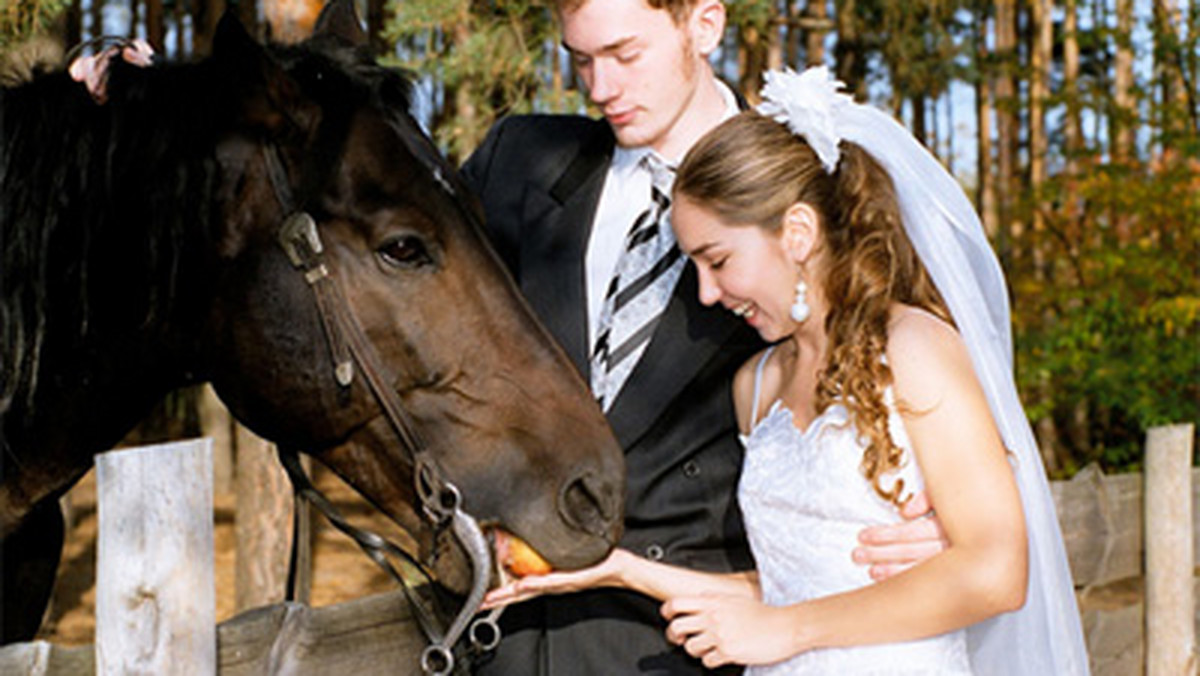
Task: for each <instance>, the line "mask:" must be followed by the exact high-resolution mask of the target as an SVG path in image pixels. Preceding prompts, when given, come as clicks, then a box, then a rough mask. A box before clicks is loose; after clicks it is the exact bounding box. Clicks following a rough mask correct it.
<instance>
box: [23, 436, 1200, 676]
mask: <svg viewBox="0 0 1200 676" xmlns="http://www.w3.org/2000/svg"><path fill="white" fill-rule="evenodd" d="M1193 438H1194V428H1193V427H1192V426H1191V425H1181V426H1173V427H1168V428H1156V429H1155V430H1152V431H1151V433H1150V435H1149V436H1148V439H1147V449H1146V464H1145V468H1146V473H1145V475H1144V476H1143V475H1139V474H1122V475H1115V476H1105V475H1103V474H1102V473H1101V472H1100V471H1099V470H1098V469H1096V468H1095V467H1089V468H1085V469H1084V470H1083V471H1081V472H1079V473H1078V474H1077V475H1076V476H1075V477H1074V478H1073V479H1072V480H1070V481H1065V482H1052V484H1051V490H1052V492H1053V494H1054V498H1055V502H1056V504H1057V507H1058V513H1059V520H1060V523H1061V524H1062V527H1063V534H1064V538H1065V542H1066V545H1067V553H1068V558H1069V561H1070V566H1071V571H1072V574H1073V576H1074V579H1075V583H1076V587H1077V591H1078V595H1079V598H1080V602H1081V603H1080V605H1081V609H1082V612H1083V620H1084V631H1085V634H1086V636H1087V642H1088V650H1089V654H1090V657H1091V663H1092V669H1093V674H1095V675H1096V676H1133V675H1135V674H1143V673H1145V674H1147V676H1165V675H1168V674H1169V675H1170V676H1176V675H1178V674H1195V673H1196V666H1195V664H1196V662H1195V636H1196V631H1197V628H1198V626H1200V623H1198V622H1197V619H1198V618H1197V616H1196V609H1195V600H1194V599H1195V591H1194V585H1195V578H1194V576H1193V567H1194V562H1195V561H1197V560H1200V531H1198V529H1197V526H1198V525H1200V524H1198V523H1197V522H1196V521H1195V520H1193V518H1192V514H1193V513H1195V512H1196V510H1197V509H1198V508H1200V492H1197V490H1196V488H1197V487H1200V469H1191V470H1190V471H1189V470H1188V468H1190V467H1191V464H1192V451H1193V449H1192V440H1193ZM193 445H194V444H193ZM199 447H200V448H201V452H202V453H203V454H205V457H206V458H207V453H208V450H207V444H199ZM174 450H179V449H174ZM100 457H101V458H102V461H101V462H105V463H108V462H111V461H115V460H123V458H124V457H132V458H134V459H135V460H136V461H137V462H136V463H134V464H138V463H140V462H142V461H144V460H147V459H151V458H153V459H155V460H161V461H162V462H164V463H168V464H173V465H176V472H177V473H181V474H186V475H189V476H190V477H192V478H194V479H198V480H199V482H200V484H201V488H200V495H203V494H204V493H205V492H206V491H207V494H208V495H209V496H210V498H209V502H208V503H207V504H208V506H209V512H211V490H212V489H211V482H212V472H211V470H202V469H197V466H196V465H195V464H194V463H195V462H196V461H195V460H194V459H191V460H189V459H186V458H185V457H182V456H181V455H180V454H179V453H172V452H167V453H163V452H161V451H160V452H156V453H147V452H144V451H140V450H135V451H131V452H122V453H113V454H108V455H105V456H100ZM241 461H242V460H241V459H240V458H239V461H238V467H237V472H242V471H243V470H242V467H241ZM202 462H203V461H202ZM122 464H123V463H122ZM209 466H210V467H211V464H210V465H209ZM131 471H132V472H133V473H132V474H131V475H130V476H132V477H133V478H134V480H133V481H134V482H133V484H128V483H127V484H125V486H126V487H125V488H121V489H118V490H117V491H116V494H117V495H119V496H122V497H125V498H130V497H133V496H132V493H134V492H136V491H135V490H134V488H136V487H137V486H138V485H143V486H145V485H153V484H155V483H159V484H161V483H162V479H161V478H159V477H162V476H163V474H162V471H163V470H162V469H161V468H154V469H147V468H146V467H139V468H138V469H135V470H129V469H126V470H124V473H126V474H128V473H129V472H131ZM104 472H106V473H107V474H114V472H113V471H107V470H104ZM98 474H99V472H98ZM116 474H120V473H119V472H117V473H116ZM137 477H142V479H138V478H137ZM148 477H155V478H157V481H149V480H148V479H147V478H148ZM98 478H100V477H99V476H98ZM242 480H245V477H242V479H240V480H239V482H240V481H242ZM269 481H270V482H274V481H275V479H269ZM205 482H207V483H205ZM170 485H171V486H172V487H173V488H172V491H171V495H170V499H163V498H162V497H161V496H160V497H158V498H155V499H154V501H153V502H148V501H144V499H143V502H141V503H138V502H137V501H136V500H135V502H134V503H133V504H134V505H141V506H135V507H134V510H135V511H134V513H135V514H138V513H139V511H141V514H142V515H143V516H144V515H145V514H148V513H149V512H148V511H142V510H148V509H149V505H151V504H158V503H171V504H174V505H175V506H177V507H183V511H190V512H192V514H191V518H193V519H194V518H196V516H197V515H204V514H206V513H208V512H206V511H205V510H204V509H203V504H197V503H196V502H195V499H194V498H187V497H186V496H185V493H183V492H179V490H180V489H178V488H175V487H176V483H175V482H174V481H172V483H171V484H170ZM129 486H132V488H131V487H129ZM259 488H260V489H261V486H260V487H259ZM276 488H277V489H280V486H276ZM101 491H103V489H101ZM102 494H103V493H102ZM1189 495H1190V496H1191V499H1190V500H1189V499H1188V498H1187V496H1189ZM101 499H102V500H103V499H104V498H103V497H102V498H101ZM201 502H203V500H201ZM101 511H102V512H105V511H106V508H105V507H101ZM107 511H108V512H109V513H116V512H113V511H112V510H107ZM154 518H158V517H154ZM183 518H186V517H183ZM151 520H153V519H151ZM204 522H205V519H204V518H200V519H199V521H198V522H196V523H194V524H192V525H188V526H184V527H182V528H184V529H185V530H187V531H189V532H190V533H191V534H192V537H189V538H184V540H185V541H190V542H192V544H191V545H188V546H190V547H193V550H192V551H194V552H198V553H193V554H189V555H187V558H188V560H189V565H188V566H184V567H183V569H185V573H186V575H187V576H189V577H188V579H192V580H193V581H192V582H187V583H186V584H185V585H184V588H185V589H186V590H187V591H186V592H181V591H179V590H178V589H179V584H178V581H177V580H175V581H171V580H167V578H169V577H171V575H166V576H164V574H163V573H162V572H161V570H162V569H163V567H164V566H166V565H167V564H165V563H162V562H163V561H166V560H167V559H164V558H162V557H161V556H159V555H157V554H147V553H146V552H145V551H144V550H143V551H142V552H141V553H140V554H139V556H149V557H150V558H153V559H156V560H158V563H155V564H154V565H152V566H148V567H146V568H142V569H141V573H142V576H141V577H142V579H143V582H140V583H135V584H132V586H131V585H130V584H128V583H121V584H122V585H124V586H123V587H122V588H124V589H125V590H126V591H125V592H123V593H122V594H118V595H117V596H116V597H114V598H116V599H119V600H118V601H116V605H117V607H118V610H120V611H122V612H124V613H125V617H124V618H123V619H122V618H121V617H120V615H119V614H118V615H116V616H112V617H109V616H106V615H104V614H103V613H104V612H105V611H104V609H102V608H101V607H100V606H101V605H102V604H100V603H98V607H97V632H96V637H97V645H96V646H95V647H94V648H93V647H92V646H85V647H78V648H63V647H59V646H52V645H50V644H48V643H45V642H34V643H27V644H20V645H15V646H7V647H4V648H0V673H3V674H14V675H17V674H20V675H25V674H30V675H38V676H41V675H48V676H56V675H58V674H69V675H71V676H74V675H76V674H90V673H101V674H107V673H131V670H132V672H137V673H212V672H213V670H214V669H215V670H216V671H217V672H218V673H221V674H238V675H240V674H274V673H356V674H359V675H361V676H365V675H366V674H371V673H391V672H393V671H395V670H396V669H403V667H402V666H400V664H399V663H398V662H397V660H399V659H400V658H401V657H402V656H404V655H412V654H415V652H416V650H415V647H414V646H413V645H411V643H412V641H413V638H412V637H413V631H412V628H413V627H412V618H411V617H410V616H409V613H408V610H407V605H406V603H405V601H404V599H403V596H402V595H401V594H400V593H399V592H395V593H389V594H382V595H377V596H371V597H367V598H364V599H359V600H356V601H351V602H348V603H343V604H339V605H335V606H329V607H326V608H308V607H306V606H303V605H299V604H282V603H275V605H266V606H265V607H262V608H259V609H257V610H252V611H249V612H246V613H243V614H241V615H238V616H236V617H234V618H232V619H230V620H228V621H227V622H224V623H222V624H221V625H219V626H217V627H216V630H215V633H214V631H213V622H212V616H213V615H212V608H211V604H212V602H211V596H210V590H211V586H212V572H211V560H212V542H211V539H212V523H211V519H208V520H207V526H205V524H204ZM171 523H174V522H171ZM1144 524H1150V527H1148V528H1147V527H1145V526H1144ZM137 528H142V526H138V527H137ZM179 528H180V527H179V526H169V529H170V530H178V529H179ZM206 528H207V536H206V537H207V538H208V544H207V552H208V553H207V554H204V548H205V544H204V542H203V540H204V537H205V535H204V532H205V529H206ZM114 529H115V530H117V531H118V532H120V530H121V529H120V527H119V526H112V525H105V522H104V516H103V515H102V516H101V535H100V538H101V545H100V547H99V550H100V551H99V556H98V559H99V561H98V572H97V579H98V585H101V586H112V585H115V584H116V583H110V582H108V581H107V579H108V578H106V577H105V576H106V573H105V568H106V564H105V562H104V559H105V550H106V549H110V550H111V546H110V545H105V544H103V542H104V538H105V537H106V535H105V532H106V530H114ZM126 530H128V528H126ZM134 532H135V537H133V539H132V542H133V543H134V544H133V545H118V547H119V548H122V549H124V548H125V547H126V546H130V547H133V548H135V549H136V548H138V547H143V546H145V545H147V544H154V543H155V542H157V543H158V544H171V546H178V545H179V543H180V542H182V541H181V540H179V539H178V538H176V541H175V542H168V539H167V538H162V537H155V536H153V535H151V534H150V533H149V532H148V531H143V530H135V531H134ZM126 535H128V533H126ZM126 539H127V540H128V538H126ZM195 547H198V548H199V549H198V550H197V549H195ZM268 549H270V550H272V551H274V552H275V554H274V555H273V556H271V557H267V558H271V559H275V560H277V559H278V557H279V547H278V545H277V544H272V545H271V546H270V547H268ZM121 557H124V558H119V559H118V560H122V561H123V560H126V559H128V556H127V553H126V552H122V554H121ZM205 557H207V561H208V563H207V565H208V566H209V567H208V572H207V573H204V572H203V571H202V570H200V567H199V565H198V564H200V563H203V560H204V559H205ZM239 558H240V557H239ZM193 559H194V561H193ZM193 563H194V564H197V565H191V564H193ZM118 565H119V566H120V567H124V568H126V569H130V570H133V569H132V568H131V567H130V566H128V565H125V564H124V563H121V564H118ZM178 569H179V568H175V569H172V570H178ZM156 570H157V571H159V572H155V571H156ZM147 571H149V573H147ZM147 574H148V575H149V578H150V579H151V580H154V579H157V580H158V581H159V586H156V584H154V583H152V582H146V581H145V578H146V576H147ZM179 574H180V575H183V574H184V573H179ZM172 575H173V574H172ZM274 575H275V574H274V573H272V574H270V575H268V577H273V576H274ZM204 579H207V580H208V582H207V587H206V586H205V585H206V583H205V582H204ZM239 583H241V579H239ZM168 585H170V586H173V588H174V589H175V591H171V590H170V589H168V588H167V586H168ZM272 585H273V586H272V588H274V589H278V588H279V586H278V585H277V584H276V583H272ZM106 593H108V592H107V591H105V590H100V591H99V592H98V600H99V599H102V598H103V597H104V595H105V594H106ZM171 598H175V599H177V600H178V599H179V598H182V600H183V603H184V606H185V608H187V609H188V610H187V612H184V613H178V612H176V611H171V610H168V609H165V607H160V606H161V605H162V604H165V603H167V601H168V600H169V599H171ZM151 601H152V603H151ZM261 602H262V603H264V604H269V603H272V602H273V600H272V599H265V600H262V601H261ZM109 605H110V606H111V605H112V604H111V603H110V604H109ZM201 605H206V606H207V607H203V608H202V607H199V606H201ZM151 609H152V611H151ZM176 616H178V617H181V618H182V621H185V622H190V621H197V622H199V623H200V624H201V625H203V626H204V627H207V628H208V629H207V633H205V630H204V629H203V627H200V628H189V629H178V628H176V629H173V630H171V629H168V625H169V624H170V623H171V622H173V621H174V620H172V619H171V618H173V617H176ZM197 618H199V619H197ZM1180 618H1186V619H1183V620H1181V619H1180ZM1189 620H1190V621H1189ZM114 627H115V628H116V629H117V630H119V631H116V632H114V631H112V628H114ZM139 631H140V632H141V633H142V634H144V635H146V636H149V637H150V638H149V639H144V640H142V641H141V643H140V644H139V645H137V646H134V645H123V647H120V648H116V647H113V648H109V647H107V645H106V641H107V640H108V636H110V635H118V634H120V635H122V638H120V639H119V640H118V643H117V644H114V645H122V643H123V642H124V641H125V637H127V636H129V635H133V634H136V633H138V632H139ZM181 632H182V634H183V636H182V639H181V641H180V642H181V643H182V644H185V645H186V649H187V650H191V651H198V652H193V653H188V654H189V655H198V656H189V657H186V658H183V657H175V658H170V659H169V660H168V661H167V662H155V661H154V660H157V659H159V658H160V657H161V656H162V655H165V654H167V652H168V650H169V646H168V645H167V643H166V641H165V639H164V637H167V638H171V637H177V635H179V634H180V633H181ZM214 645H215V646H216V647H215V652H216V654H215V656H212V657H211V659H212V660H213V661H210V662H208V663H207V664H214V663H215V665H216V666H215V667H213V666H201V667H198V668H196V669H188V668H183V667H182V665H185V664H192V663H193V662H191V661H190V660H196V662H195V663H196V664H205V663H204V662H203V660H206V659H210V658H209V657H205V655H211V653H212V651H213V650H214V648H213V646H214ZM206 646H207V647H206ZM117 650H120V651H121V653H120V654H121V655H122V656H118V654H117V653H115V652H113V651H117ZM206 650H207V652H205V651H206ZM126 653H127V654H126ZM130 660H132V661H130ZM155 664H170V665H172V668H170V669H168V670H166V671H161V670H158V669H155V668H149V667H151V666H152V665H155ZM106 665H118V666H116V667H114V668H109V667H108V666H106ZM142 667H147V668H149V670H147V669H144V668H142ZM181 668H182V670H181Z"/></svg>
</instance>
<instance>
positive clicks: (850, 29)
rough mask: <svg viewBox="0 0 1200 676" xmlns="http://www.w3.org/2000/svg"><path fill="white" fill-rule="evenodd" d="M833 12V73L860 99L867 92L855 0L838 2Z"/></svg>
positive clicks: (864, 60) (865, 63)
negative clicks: (834, 43)
mask: <svg viewBox="0 0 1200 676" xmlns="http://www.w3.org/2000/svg"><path fill="white" fill-rule="evenodd" d="M834 10H835V11H836V17H835V19H836V21H837V44H836V45H835V46H834V48H833V58H834V60H835V61H836V62H837V63H836V65H835V68H834V71H835V72H836V73H837V77H838V79H839V80H841V81H842V82H845V83H846V84H847V85H849V86H850V87H851V88H853V89H854V93H855V94H856V95H857V97H862V96H864V95H865V94H866V92H867V78H866V72H867V60H866V56H865V55H864V54H863V53H862V49H863V47H862V42H861V40H860V37H859V30H858V15H857V8H856V6H855V0H838V1H837V2H836V3H835V4H834Z"/></svg>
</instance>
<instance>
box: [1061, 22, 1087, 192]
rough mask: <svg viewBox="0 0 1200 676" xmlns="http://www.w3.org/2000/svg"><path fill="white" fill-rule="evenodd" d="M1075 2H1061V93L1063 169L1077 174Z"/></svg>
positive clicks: (1080, 139) (1080, 141)
mask: <svg viewBox="0 0 1200 676" xmlns="http://www.w3.org/2000/svg"><path fill="white" fill-rule="evenodd" d="M1075 3H1076V0H1065V2H1064V3H1063V93H1064V95H1065V97H1066V104H1067V119H1066V129H1065V130H1064V136H1065V138H1066V144H1067V153H1066V154H1067V170H1068V172H1069V173H1070V174H1071V175H1076V174H1077V167H1078V164H1079V158H1078V155H1079V153H1080V152H1082V151H1083V122H1082V121H1081V116H1080V111H1079V15H1078V13H1077V12H1078V8H1077V7H1076V4H1075Z"/></svg>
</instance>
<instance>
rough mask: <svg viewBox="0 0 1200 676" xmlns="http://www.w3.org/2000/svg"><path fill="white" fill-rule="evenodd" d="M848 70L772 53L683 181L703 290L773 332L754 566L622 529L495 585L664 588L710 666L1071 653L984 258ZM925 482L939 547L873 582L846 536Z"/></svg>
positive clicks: (742, 388)
mask: <svg viewBox="0 0 1200 676" xmlns="http://www.w3.org/2000/svg"><path fill="white" fill-rule="evenodd" d="M839 84H840V83H837V82H836V81H834V80H833V79H832V78H831V77H830V75H829V73H828V71H827V70H826V69H824V68H823V67H820V68H814V69H809V70H808V71H805V72H804V73H802V74H796V73H792V72H776V73H771V74H769V75H768V79H767V85H766V87H765V88H764V90H763V100H764V103H763V104H762V105H761V106H760V107H759V110H758V112H748V113H743V114H742V115H740V116H737V117H735V118H733V119H731V120H729V121H727V122H725V123H724V124H722V125H721V126H719V127H718V128H716V129H715V130H713V131H712V132H710V133H709V134H708V135H707V136H706V137H705V138H703V139H702V140H701V141H700V142H699V143H697V145H696V146H695V147H694V148H693V149H692V150H691V151H690V152H689V153H688V155H687V157H686V158H685V159H684V161H683V163H682V165H681V166H680V167H679V170H678V174H677V177H676V180H675V186H674V202H673V213H672V217H671V218H672V226H673V228H674V229H675V232H676V235H677V238H678V242H679V246H680V249H681V250H682V251H683V252H684V253H685V254H687V255H688V256H689V257H690V258H691V260H692V261H693V262H694V264H695V266H696V268H697V271H698V274H699V280H700V297H701V300H702V301H703V302H704V303H706V304H710V305H711V304H716V303H721V304H722V305H723V306H724V307H726V308H727V309H729V310H730V311H732V312H734V313H735V314H737V315H739V316H741V317H742V318H743V319H745V321H747V322H748V323H749V324H750V325H751V326H753V327H754V328H755V329H756V330H757V331H758V332H759V333H760V334H761V335H762V336H763V338H764V339H766V340H767V341H768V342H772V343H774V344H773V345H772V346H771V347H770V348H768V349H766V350H765V351H764V352H763V353H761V354H760V355H758V356H756V357H753V358H752V359H751V360H750V361H749V362H747V363H746V364H745V365H744V366H743V367H742V369H741V371H740V372H739V374H738V376H737V377H736V379H735V381H734V392H733V397H734V402H735V405H736V408H737V411H738V418H739V424H740V425H741V428H742V433H743V434H742V441H743V444H744V445H745V447H746V459H745V464H744V466H743V471H742V478H741V482H740V484H739V487H738V500H739V504H740V506H741V509H742V512H743V516H744V518H745V523H746V529H747V533H748V535H749V537H750V544H751V549H752V551H753V553H754V556H755V561H756V564H757V571H756V572H754V573H749V574H746V573H740V574H726V575H715V574H710V573H704V572H700V571H691V570H686V569H682V568H678V567H674V566H669V565H666V564H662V563H657V562H653V561H648V560H646V559H643V558H640V557H637V556H636V555H634V554H632V553H629V552H626V551H623V550H617V551H616V552H614V553H613V555H612V556H610V557H609V559H608V560H606V561H605V562H604V563H602V564H600V565H599V566H598V567H596V568H592V569H588V570H585V571H576V572H570V573H551V574H548V575H544V576H531V577H526V578H523V579H521V580H518V581H516V582H513V583H511V584H509V585H507V586H505V587H502V588H501V589H499V590H496V591H493V592H492V593H491V595H490V596H489V600H488V603H489V604H491V605H500V604H505V603H511V602H515V601H520V600H524V599H526V598H530V597H532V596H535V595H538V594H544V593H561V592H567V591H577V590H580V589H584V588H590V587H597V586H619V587H625V588H628V589H632V590H635V591H639V592H642V593H645V594H648V595H650V596H653V597H655V598H658V599H660V600H663V601H664V604H663V606H662V612H663V615H664V616H665V617H666V618H667V620H669V626H668V629H667V637H668V638H669V639H670V640H671V641H672V642H675V643H677V644H679V645H681V646H683V647H684V649H686V650H687V651H688V652H689V653H690V654H692V655H694V656H696V657H698V658H700V659H701V660H702V661H703V663H704V665H705V666H708V667H717V666H720V665H725V664H744V665H751V666H750V667H749V668H748V669H747V673H752V674H830V673H840V674H863V673H871V674H918V673H920V674H928V673H938V674H1086V673H1087V672H1088V665H1087V656H1086V653H1085V651H1084V648H1083V640H1082V634H1081V631H1080V626H1079V616H1078V611H1077V608H1076V605H1075V598H1074V592H1073V587H1072V583H1071V578H1070V573H1069V570H1068V569H1067V565H1066V558H1065V553H1064V551H1063V546H1062V538H1061V535H1060V533H1059V531H1058V524H1057V520H1056V517H1055V513H1054V505H1053V502H1052V501H1051V499H1050V495H1049V490H1048V486H1047V484H1046V479H1045V475H1044V472H1043V470H1042V468H1041V464H1040V457H1039V455H1038V453H1037V450H1036V446H1035V443H1034V440H1033V436H1032V434H1031V433H1030V430H1029V426H1028V423H1027V421H1026V419H1025V417H1024V413H1023V411H1022V409H1021V405H1020V402H1019V400H1018V397H1017V393H1016V389H1015V385H1014V384H1013V379H1012V349H1011V343H1010V337H1009V324H1008V301H1007V294H1006V290H1005V287H1004V280H1003V275H1002V273H1001V270H1000V267H999V264H998V263H997V261H996V258H995V256H994V255H993V253H992V251H991V249H990V247H989V245H988V243H987V240H986V238H985V236H984V233H983V231H982V228H981V226H980V223H979V220H978V218H977V217H976V215H975V214H974V212H973V210H972V209H971V207H970V204H969V203H968V202H967V200H966V198H965V197H964V195H963V194H962V191H961V189H960V188H959V187H958V185H957V184H956V183H955V182H954V180H953V178H951V177H950V176H949V174H948V173H946V172H945V170H943V169H942V168H941V166H940V165H938V164H937V162H936V161H935V160H934V159H933V158H932V156H930V155H929V154H928V153H927V152H926V151H925V150H924V148H922V147H921V146H920V145H919V144H918V143H917V142H916V141H915V140H914V139H913V138H912V137H911V135H909V134H908V132H907V131H906V130H905V129H904V128H903V127H901V126H900V125H899V124H897V123H896V122H895V121H894V120H893V119H892V118H891V117H889V116H887V115H885V114H883V113H882V112H879V111H877V110H875V109H873V108H870V107H867V106H863V105H859V104H855V103H853V102H852V101H851V100H850V98H849V97H848V96H846V95H844V94H840V93H838V92H837V89H838V87H839ZM922 490H924V491H926V492H927V494H928V496H929V498H930V500H931V501H932V503H933V504H934V505H935V506H936V508H937V515H938V518H939V520H940V521H941V524H942V527H943V528H944V531H945V535H946V539H947V541H948V543H949V544H948V546H947V547H946V549H945V551H943V552H941V553H939V554H936V555H934V556H932V557H931V558H929V559H927V560H926V561H924V562H922V563H920V564H917V565H915V566H913V567H911V568H909V569H908V570H905V571H903V572H900V573H899V574H896V575H894V576H891V577H889V578H888V579H885V580H880V581H872V580H871V578H870V577H869V576H868V574H867V572H866V569H865V568H864V567H861V566H858V565H856V564H854V563H853V561H851V559H850V556H849V552H850V551H851V550H852V549H853V548H854V547H855V545H856V534H857V533H858V531H859V530H861V528H862V527H863V526H868V525H878V524H889V523H898V522H900V521H901V517H900V515H899V514H900V510H901V508H902V507H903V506H904V504H905V502H906V501H907V500H908V499H910V498H911V497H912V496H913V495H914V494H915V493H917V492H919V491H922Z"/></svg>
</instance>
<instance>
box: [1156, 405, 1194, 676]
mask: <svg viewBox="0 0 1200 676" xmlns="http://www.w3.org/2000/svg"><path fill="white" fill-rule="evenodd" d="M1194 435H1195V426H1194V425H1192V424H1186V425H1171V426H1165V427H1154V428H1151V429H1150V430H1149V431H1148V432H1147V435H1146V467H1145V481H1146V485H1145V490H1144V492H1143V495H1144V500H1145V509H1146V519H1145V527H1144V529H1143V531H1144V533H1145V538H1146V651H1145V655H1146V676H1178V675H1180V674H1195V673H1196V660H1195V649H1196V627H1195V614H1196V603H1195V587H1194V585H1195V581H1194V579H1193V549H1192V546H1193V544H1192V472H1191V467H1192V439H1193V437H1194Z"/></svg>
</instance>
